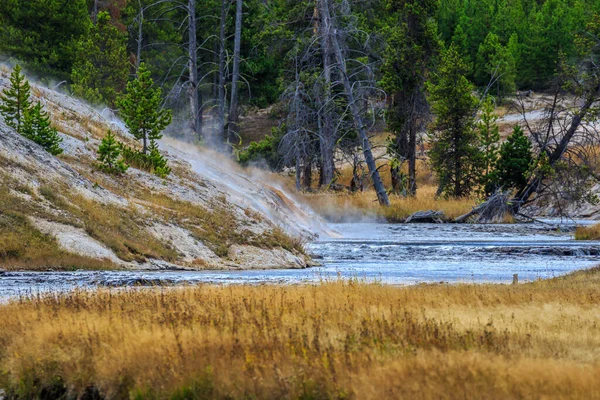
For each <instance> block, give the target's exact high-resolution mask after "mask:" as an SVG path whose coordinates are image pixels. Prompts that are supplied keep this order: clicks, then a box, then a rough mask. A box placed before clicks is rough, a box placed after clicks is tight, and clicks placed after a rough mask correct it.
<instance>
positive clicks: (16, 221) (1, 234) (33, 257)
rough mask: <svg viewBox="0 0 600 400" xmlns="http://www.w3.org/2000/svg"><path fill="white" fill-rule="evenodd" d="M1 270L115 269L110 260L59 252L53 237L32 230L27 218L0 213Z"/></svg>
mask: <svg viewBox="0 0 600 400" xmlns="http://www.w3.org/2000/svg"><path fill="white" fill-rule="evenodd" d="M0 267H2V268H4V269H6V270H29V271H40V270H47V269H60V270H77V269H87V270H102V269H115V268H117V266H116V265H115V264H114V263H112V262H111V261H110V260H98V259H94V258H90V257H85V256H80V255H77V254H72V253H69V252H66V251H64V250H62V249H61V248H60V246H59V245H58V243H57V242H56V240H55V239H54V238H53V237H51V236H49V235H45V234H43V233H41V232H40V231H38V230H37V229H35V228H34V227H33V226H32V225H31V223H30V222H29V220H28V219H27V218H26V217H24V216H23V215H20V214H15V213H10V212H0Z"/></svg>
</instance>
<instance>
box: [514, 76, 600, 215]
mask: <svg viewBox="0 0 600 400" xmlns="http://www.w3.org/2000/svg"><path fill="white" fill-rule="evenodd" d="M599 97H600V84H599V85H596V86H595V88H594V90H592V91H591V92H590V95H588V96H587V98H586V99H585V102H584V103H583V104H582V105H581V107H580V108H579V111H577V113H576V114H575V115H574V116H573V119H572V120H571V123H570V125H569V128H568V129H567V131H566V132H565V134H564V135H563V136H562V138H561V139H560V141H559V142H558V144H557V145H556V147H555V148H554V149H553V150H552V151H546V154H547V155H548V165H549V166H551V167H552V166H554V165H555V164H556V163H557V162H559V161H560V160H561V158H562V157H563V155H564V154H565V152H566V151H567V149H568V148H569V145H570V144H571V141H572V139H573V136H575V133H576V132H577V130H578V129H579V127H580V126H581V123H582V121H583V120H584V119H585V117H586V115H587V114H588V111H590V109H591V108H592V106H593V105H594V104H595V103H596V102H597V101H598V98H599ZM553 113H554V112H553ZM553 113H552V114H553ZM552 117H553V116H552ZM552 117H551V119H550V123H551V124H552V123H553V118H552ZM543 179H544V176H539V175H536V176H534V177H532V178H531V179H530V181H529V182H528V183H527V185H526V186H525V187H523V188H521V190H519V191H518V192H517V194H516V196H515V197H514V199H513V200H512V201H511V204H512V206H513V212H514V213H518V212H519V210H520V208H521V207H522V206H523V205H525V204H526V203H528V202H529V200H530V199H531V197H532V196H533V195H534V194H536V193H537V192H538V190H539V188H540V186H541V184H542V181H543Z"/></svg>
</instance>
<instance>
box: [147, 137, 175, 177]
mask: <svg viewBox="0 0 600 400" xmlns="http://www.w3.org/2000/svg"><path fill="white" fill-rule="evenodd" d="M149 149H150V154H148V156H147V157H148V158H149V159H150V161H151V162H152V166H153V169H154V171H153V172H154V175H156V176H159V177H161V178H165V177H166V176H167V175H169V174H170V173H171V168H169V167H168V166H167V162H168V161H167V159H166V158H165V157H164V156H163V155H162V154H160V152H159V151H158V144H157V143H156V142H155V141H154V140H152V141H150V147H149Z"/></svg>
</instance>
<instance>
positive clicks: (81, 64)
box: [71, 11, 129, 106]
mask: <svg viewBox="0 0 600 400" xmlns="http://www.w3.org/2000/svg"><path fill="white" fill-rule="evenodd" d="M125 46H126V38H125V36H124V35H123V34H122V33H121V32H119V31H118V29H117V28H116V27H115V26H113V25H112V24H111V18H110V15H109V14H108V12H105V11H103V12H100V13H99V14H98V16H97V23H96V25H95V26H94V27H93V28H92V29H91V31H90V33H89V35H87V36H84V37H82V38H81V39H80V40H79V41H78V42H77V46H76V58H75V64H74V66H73V71H72V72H71V79H72V80H73V85H72V89H73V93H75V95H77V96H80V97H82V98H83V99H85V100H87V101H89V102H90V103H92V104H102V103H105V104H108V105H110V106H113V105H114V104H115V100H116V98H117V94H118V93H119V92H120V91H122V90H123V89H124V88H125V84H126V83H127V76H128V73H129V62H128V59H127V52H126V47H125Z"/></svg>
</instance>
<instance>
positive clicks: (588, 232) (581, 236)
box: [575, 224, 600, 240]
mask: <svg viewBox="0 0 600 400" xmlns="http://www.w3.org/2000/svg"><path fill="white" fill-rule="evenodd" d="M575 239H576V240H599V239H600V224H596V225H592V226H578V227H577V230H576V231H575Z"/></svg>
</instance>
